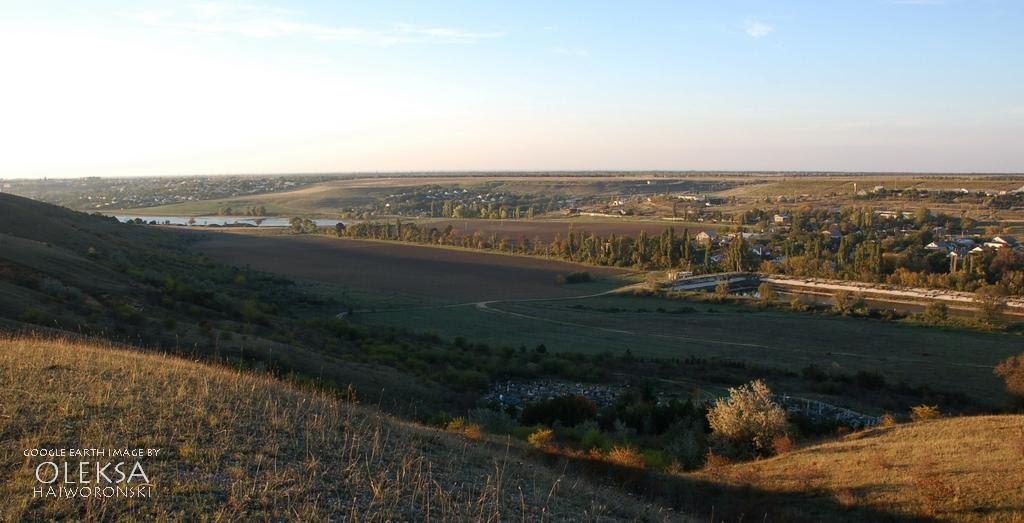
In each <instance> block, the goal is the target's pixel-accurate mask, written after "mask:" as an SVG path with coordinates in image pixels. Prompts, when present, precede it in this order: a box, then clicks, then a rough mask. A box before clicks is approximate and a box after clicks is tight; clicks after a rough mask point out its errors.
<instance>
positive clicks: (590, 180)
mask: <svg viewBox="0 0 1024 523" xmlns="http://www.w3.org/2000/svg"><path fill="white" fill-rule="evenodd" d="M744 183H752V181H751V180H750V179H744V178H730V179H724V178H719V177H715V176H703V177H700V176H693V177H690V176H685V177H684V176H673V177H667V176H664V175H658V174H656V173H648V174H634V175H610V176H607V175H606V176H595V175H575V176H573V175H559V174H557V173H554V174H550V173H549V174H543V175H534V176H523V175H511V176H494V175H480V176H473V175H438V176H414V175H408V176H382V177H361V178H352V179H348V178H346V179H339V180H332V181H327V182H321V183H316V184H313V185H310V186H308V187H303V188H301V189H297V190H293V191H281V192H270V193H267V194H259V195H246V196H240V197H237V198H219V199H207V200H197V201H189V202H184V203H178V204H173V205H162V206H153V207H144V208H135V209H132V208H129V209H123V212H124V213H127V214H133V213H135V214H167V215H174V216H199V215H210V214H216V213H217V212H218V210H220V209H224V208H226V207H232V208H236V209H237V208H245V207H251V206H264V207H265V208H266V212H267V214H268V215H301V216H324V217H336V216H337V215H338V213H339V211H341V210H342V209H347V208H352V207H359V206H362V205H367V204H372V203H374V202H376V201H378V200H381V199H384V198H386V197H388V196H390V195H394V194H397V193H403V192H409V191H413V190H416V189H419V188H421V187H423V186H425V185H437V186H442V187H450V188H457V189H460V190H461V189H465V190H469V191H473V192H476V193H486V194H492V193H508V194H520V195H527V196H532V197H534V198H536V199H538V200H541V199H543V200H544V201H547V200H549V199H550V198H551V197H556V198H562V199H583V198H607V197H614V196H613V195H615V194H631V195H651V194H659V193H669V192H702V193H703V192H714V191H720V190H725V189H728V188H732V187H735V186H738V185H741V184H744Z"/></svg>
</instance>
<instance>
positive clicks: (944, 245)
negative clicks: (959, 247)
mask: <svg viewBox="0 0 1024 523" xmlns="http://www.w3.org/2000/svg"><path fill="white" fill-rule="evenodd" d="M924 248H925V249H927V250H929V251H944V252H952V251H953V249H955V248H956V244H955V243H951V242H931V243H929V244H928V245H925V246H924Z"/></svg>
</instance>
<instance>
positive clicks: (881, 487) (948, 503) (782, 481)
mask: <svg viewBox="0 0 1024 523" xmlns="http://www.w3.org/2000/svg"><path fill="white" fill-rule="evenodd" d="M1022 440H1024V416H979V417H962V418H948V419H936V420H928V421H921V422H917V423H910V424H906V425H896V426H892V427H884V428H877V429H872V430H868V431H865V432H859V433H855V434H852V435H849V436H847V437H845V438H843V439H841V440H839V441H835V442H831V443H826V444H822V445H815V446H812V447H808V448H804V449H801V450H797V451H793V452H790V453H787V454H785V455H782V456H778V457H775V458H772V459H766V460H763V461H758V462H752V463H744V464H737V465H729V466H722V467H718V468H715V469H709V470H706V471H704V472H701V473H699V474H697V475H696V476H695V477H696V478H699V479H702V480H707V481H712V482H716V483H719V484H725V485H730V486H733V487H750V488H753V489H757V490H759V491H763V492H769V493H770V492H775V493H778V495H779V496H780V497H781V496H791V497H793V498H794V499H796V498H797V497H804V499H805V500H806V502H807V504H808V505H809V504H810V503H812V502H813V501H814V500H815V498H818V499H817V501H818V502H819V505H820V506H828V507H831V508H829V509H828V510H836V509H837V508H842V507H847V508H852V507H859V508H862V509H870V510H872V511H873V513H874V514H893V515H894V516H899V517H903V518H917V517H920V518H938V519H942V520H956V521H1024V447H1022V443H1021V441H1022ZM801 504H803V503H801ZM835 517H836V518H838V517H839V515H838V513H836V516H835Z"/></svg>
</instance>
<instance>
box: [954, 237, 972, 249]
mask: <svg viewBox="0 0 1024 523" xmlns="http://www.w3.org/2000/svg"><path fill="white" fill-rule="evenodd" d="M974 243H975V242H974V240H972V239H971V238H959V239H957V240H956V244H957V245H959V246H961V247H974Z"/></svg>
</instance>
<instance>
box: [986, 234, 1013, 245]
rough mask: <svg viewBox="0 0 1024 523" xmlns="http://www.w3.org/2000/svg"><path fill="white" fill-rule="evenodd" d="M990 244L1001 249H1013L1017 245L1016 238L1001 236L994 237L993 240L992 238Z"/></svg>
mask: <svg viewBox="0 0 1024 523" xmlns="http://www.w3.org/2000/svg"><path fill="white" fill-rule="evenodd" d="M990 243H998V244H1000V245H1001V246H1003V247H1014V246H1016V245H1017V237H1016V236H1008V235H1006V234H1003V235H1001V236H996V237H995V238H992V241H991V242H990Z"/></svg>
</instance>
